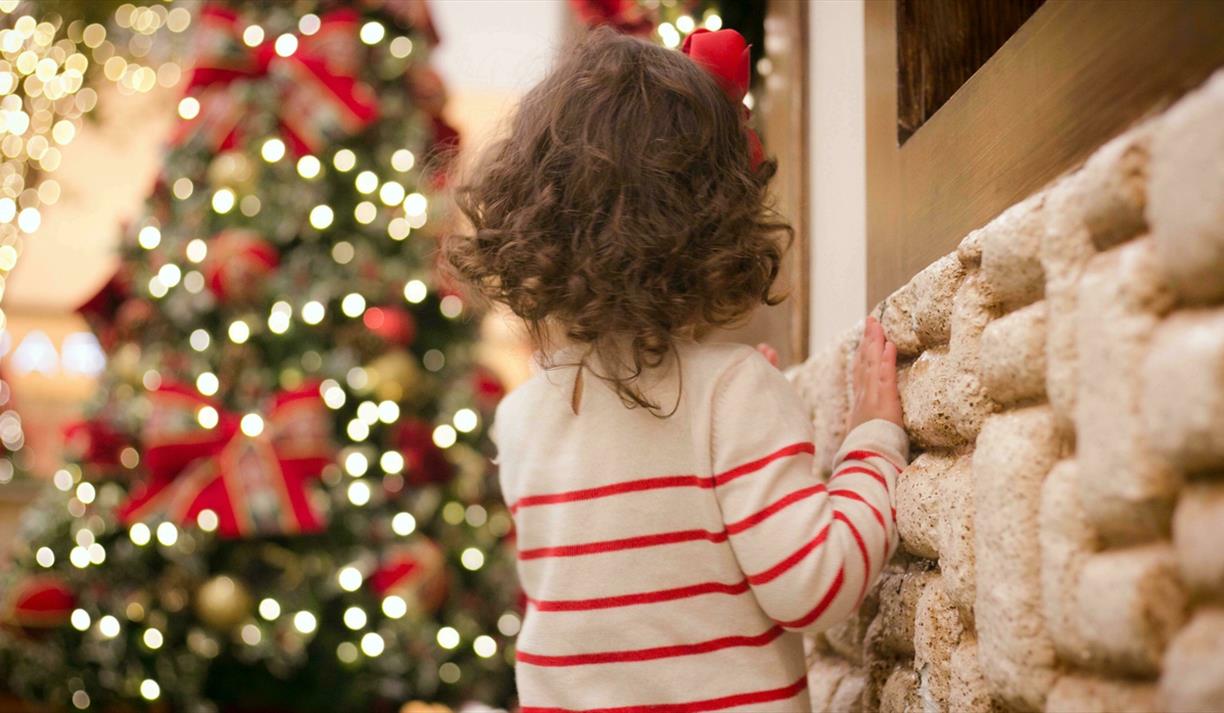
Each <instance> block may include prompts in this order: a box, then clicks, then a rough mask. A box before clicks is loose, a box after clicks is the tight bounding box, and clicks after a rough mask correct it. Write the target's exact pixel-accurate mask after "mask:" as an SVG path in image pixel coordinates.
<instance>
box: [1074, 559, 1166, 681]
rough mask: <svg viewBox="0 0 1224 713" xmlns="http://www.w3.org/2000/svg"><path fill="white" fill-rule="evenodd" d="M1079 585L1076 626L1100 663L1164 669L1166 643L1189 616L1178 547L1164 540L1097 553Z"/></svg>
mask: <svg viewBox="0 0 1224 713" xmlns="http://www.w3.org/2000/svg"><path fill="white" fill-rule="evenodd" d="M1078 585H1079V586H1078V587H1077V592H1076V620H1077V622H1078V623H1077V625H1076V628H1077V629H1078V630H1079V633H1080V635H1081V636H1082V637H1083V639H1084V642H1085V643H1086V644H1087V646H1088V649H1089V652H1090V655H1091V657H1092V659H1093V662H1094V664H1095V665H1096V667H1098V668H1101V669H1103V670H1107V671H1120V672H1124V673H1130V674H1135V675H1141V676H1147V675H1155V674H1157V673H1159V671H1160V659H1161V654H1162V653H1163V652H1164V649H1165V645H1166V644H1167V643H1168V641H1169V639H1171V638H1172V637H1173V634H1174V633H1175V632H1176V631H1177V629H1178V627H1180V626H1181V624H1182V622H1183V621H1184V620H1185V611H1186V594H1185V592H1184V590H1183V588H1182V585H1181V583H1180V582H1179V581H1178V578H1177V563H1176V559H1175V557H1174V554H1173V548H1172V547H1171V546H1169V545H1168V544H1165V543H1158V544H1152V545H1144V546H1141V547H1135V548H1129V549H1114V550H1106V551H1105V552H1100V553H1097V554H1095V555H1092V556H1091V557H1089V558H1088V559H1087V561H1086V562H1085V563H1084V569H1083V571H1082V572H1081V574H1080V578H1079V582H1078Z"/></svg>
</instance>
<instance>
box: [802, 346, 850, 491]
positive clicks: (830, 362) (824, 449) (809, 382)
mask: <svg viewBox="0 0 1224 713" xmlns="http://www.w3.org/2000/svg"><path fill="white" fill-rule="evenodd" d="M861 334H862V326H861V325H856V327H855V328H852V329H850V330H848V331H846V332H845V333H844V334H843V335H842V336H841V338H840V339H839V340H838V341H837V342H836V343H835V344H834V345H832V346H831V347H829V348H827V349H824V350H822V351H819V352H817V353H816V354H814V355H812V356H811V357H810V358H809V359H808V360H807V361H806V362H804V363H803V364H802V365H800V366H799V367H797V368H796V369H795V370H794V373H793V374H792V375H791V379H792V381H793V382H794V383H795V386H796V388H797V389H798V391H799V393H800V396H802V397H803V400H804V401H805V403H807V404H808V406H809V408H810V409H811V416H812V425H813V431H814V432H815V447H816V452H815V458H814V460H815V463H816V467H817V469H818V470H819V471H820V472H821V473H823V474H824V475H826V476H827V475H829V474H830V473H832V472H833V457H834V456H835V455H837V449H838V448H840V447H841V442H842V440H843V439H845V437H846V417H847V416H848V415H849V413H850V398H851V393H850V391H851V389H850V380H851V375H850V373H849V364H850V359H851V357H852V356H853V354H854V351H855V349H856V348H857V347H858V340H859V335H861Z"/></svg>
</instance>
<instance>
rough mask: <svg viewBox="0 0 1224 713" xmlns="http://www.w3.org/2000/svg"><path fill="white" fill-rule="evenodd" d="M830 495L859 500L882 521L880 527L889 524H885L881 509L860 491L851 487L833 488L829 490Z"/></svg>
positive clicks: (879, 521)
mask: <svg viewBox="0 0 1224 713" xmlns="http://www.w3.org/2000/svg"><path fill="white" fill-rule="evenodd" d="M829 495H832V496H833V497H835V498H849V499H850V500H857V501H859V502H860V503H862V504H864V505H866V506H867V507H869V508H871V514H872V515H875V519H876V522H878V523H880V527H885V528H886V527H887V525H885V524H884V516H883V515H881V514H880V511H879V510H878V509H877V508H876V506H875V505H872V504H871V503H870V502H868V501H867V498H864V497H863V496H862V495H860V494H859V493H858V491H856V490H851V489H849V488H834V489H833V490H830V491H829Z"/></svg>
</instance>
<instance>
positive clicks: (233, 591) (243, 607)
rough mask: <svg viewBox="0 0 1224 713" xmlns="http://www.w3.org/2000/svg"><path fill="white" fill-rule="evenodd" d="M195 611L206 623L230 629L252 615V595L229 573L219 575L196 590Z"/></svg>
mask: <svg viewBox="0 0 1224 713" xmlns="http://www.w3.org/2000/svg"><path fill="white" fill-rule="evenodd" d="M195 611H196V616H198V617H200V621H203V622H204V623H205V624H208V625H209V626H211V627H212V628H214V629H217V630H219V631H230V630H232V629H233V628H234V627H236V626H238V624H239V623H241V622H242V621H243V620H244V619H246V618H247V617H248V616H250V614H251V595H250V593H249V592H248V591H247V588H246V586H245V585H243V584H242V582H239V581H238V580H236V579H234V578H233V577H230V576H229V575H225V574H222V575H218V576H216V577H213V578H212V579H209V580H208V581H206V582H204V583H203V584H201V585H200V588H199V589H197V590H196V593H195Z"/></svg>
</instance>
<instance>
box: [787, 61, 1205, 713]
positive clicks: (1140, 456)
mask: <svg viewBox="0 0 1224 713" xmlns="http://www.w3.org/2000/svg"><path fill="white" fill-rule="evenodd" d="M1034 148H1035V150H1038V149H1037V147H1034ZM876 314H877V316H878V317H879V318H880V320H881V322H882V323H883V324H884V327H885V329H886V331H887V333H888V335H889V337H890V338H891V339H892V341H894V342H895V343H896V344H897V348H898V351H899V353H900V354H901V355H902V356H903V357H904V365H903V366H902V368H901V374H900V384H901V395H902V400H903V404H904V408H905V420H906V428H907V430H908V431H909V434H910V437H911V439H912V445H913V448H914V450H915V457H914V459H913V461H912V463H911V464H910V466H909V467H908V468H906V470H905V471H904V472H903V473H902V474H901V476H900V479H899V483H898V487H897V508H896V520H897V526H898V528H899V530H900V533H901V540H902V547H901V552H900V553H899V554H898V555H897V556H896V557H895V559H894V560H893V562H892V563H891V564H890V565H889V567H888V569H887V570H886V571H885V574H884V576H883V577H882V579H881V581H880V583H879V585H878V586H877V587H876V588H875V590H874V592H873V595H872V596H871V597H870V598H869V600H868V601H867V603H866V604H864V606H863V608H862V609H861V610H860V612H859V613H858V615H857V616H856V617H855V618H854V619H852V620H850V621H848V622H846V623H844V624H842V625H839V626H838V627H836V628H835V629H833V630H830V631H828V632H825V633H823V634H821V635H819V636H818V637H815V638H813V639H812V640H811V641H810V647H809V648H810V664H811V672H812V673H811V689H812V698H813V703H814V705H815V707H816V709H817V710H831V711H874V710H881V711H918V710H921V711H940V710H948V711H957V712H964V713H972V712H976V711H982V712H985V711H996V710H1001V711H1011V710H1016V711H1039V710H1047V711H1076V712H1079V713H1088V712H1090V711H1101V712H1105V711H1110V712H1122V711H1156V710H1172V711H1208V710H1212V711H1218V710H1220V709H1221V707H1222V706H1224V72H1222V73H1218V74H1217V75H1216V77H1215V78H1214V79H1212V80H1211V81H1210V82H1208V83H1207V84H1206V85H1204V86H1203V87H1202V88H1200V89H1199V90H1198V91H1196V92H1194V93H1193V94H1191V95H1188V96H1187V97H1185V98H1184V99H1183V100H1181V101H1180V102H1179V103H1177V104H1176V105H1175V106H1173V107H1172V108H1171V109H1169V110H1168V111H1166V112H1165V113H1164V114H1162V115H1160V116H1158V117H1156V118H1155V119H1152V120H1149V121H1147V122H1145V123H1143V124H1142V125H1140V126H1137V127H1135V128H1134V129H1132V130H1130V131H1128V132H1127V133H1126V134H1124V135H1122V136H1120V137H1118V138H1117V139H1115V140H1113V141H1111V142H1110V143H1108V144H1107V145H1105V146H1104V147H1102V148H1101V149H1100V150H1098V151H1097V152H1096V153H1095V155H1093V156H1092V158H1091V159H1089V160H1088V161H1087V162H1086V163H1085V165H1084V166H1083V167H1082V168H1080V169H1079V170H1077V171H1076V172H1074V173H1072V174H1070V175H1068V176H1065V177H1064V178H1062V179H1060V180H1059V181H1057V182H1056V183H1055V184H1053V185H1051V186H1049V187H1048V188H1047V189H1045V190H1043V191H1041V192H1040V193H1038V194H1036V195H1033V196H1031V197H1030V198H1028V199H1026V200H1024V201H1023V202H1021V203H1019V204H1017V205H1015V206H1013V207H1012V208H1010V209H1008V210H1007V211H1005V212H1004V213H1003V214H1002V215H1000V216H999V217H998V218H996V219H995V220H994V221H992V222H991V223H990V224H988V225H986V226H984V227H982V228H981V229H979V230H976V231H974V232H973V233H971V234H970V235H969V236H968V237H966V238H965V239H964V241H963V242H962V243H961V244H960V246H959V247H958V248H957V250H956V252H954V253H953V254H950V255H948V256H946V257H944V258H942V259H941V260H939V261H937V262H935V263H934V264H932V265H930V266H929V267H928V268H926V269H925V270H923V271H922V272H921V273H919V274H918V275H917V276H916V277H914V279H913V280H911V281H910V283H909V284H907V285H905V286H904V287H902V288H901V289H899V290H897V291H896V292H895V293H893V294H892V295H891V296H890V297H888V298H887V299H886V300H885V301H884V303H883V304H881V305H880V306H878V307H877V308H876ZM858 331H859V330H853V331H852V332H851V333H848V334H847V335H846V336H845V337H844V338H843V339H842V340H840V343H838V344H834V345H830V346H829V347H828V348H827V349H825V350H824V351H822V352H820V353H818V354H817V355H816V356H814V357H813V358H812V359H810V360H809V361H808V362H807V363H805V364H804V365H802V366H801V367H799V368H798V370H797V371H796V372H795V373H794V378H795V380H796V383H797V385H798V386H799V388H800V390H801V392H802V393H803V394H804V397H805V399H806V400H807V402H808V403H809V404H811V407H812V417H813V419H814V422H815V424H816V429H817V440H816V448H817V454H818V457H819V462H820V463H821V465H822V467H823V468H824V469H825V471H826V473H827V471H828V468H829V467H830V465H831V463H830V461H831V459H832V456H833V454H834V451H835V450H836V448H837V446H838V444H839V443H840V441H841V439H842V437H843V436H844V419H845V414H846V410H847V406H848V378H847V374H846V363H847V357H848V355H850V354H851V353H852V351H853V349H854V346H855V343H856V341H857V334H858Z"/></svg>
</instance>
